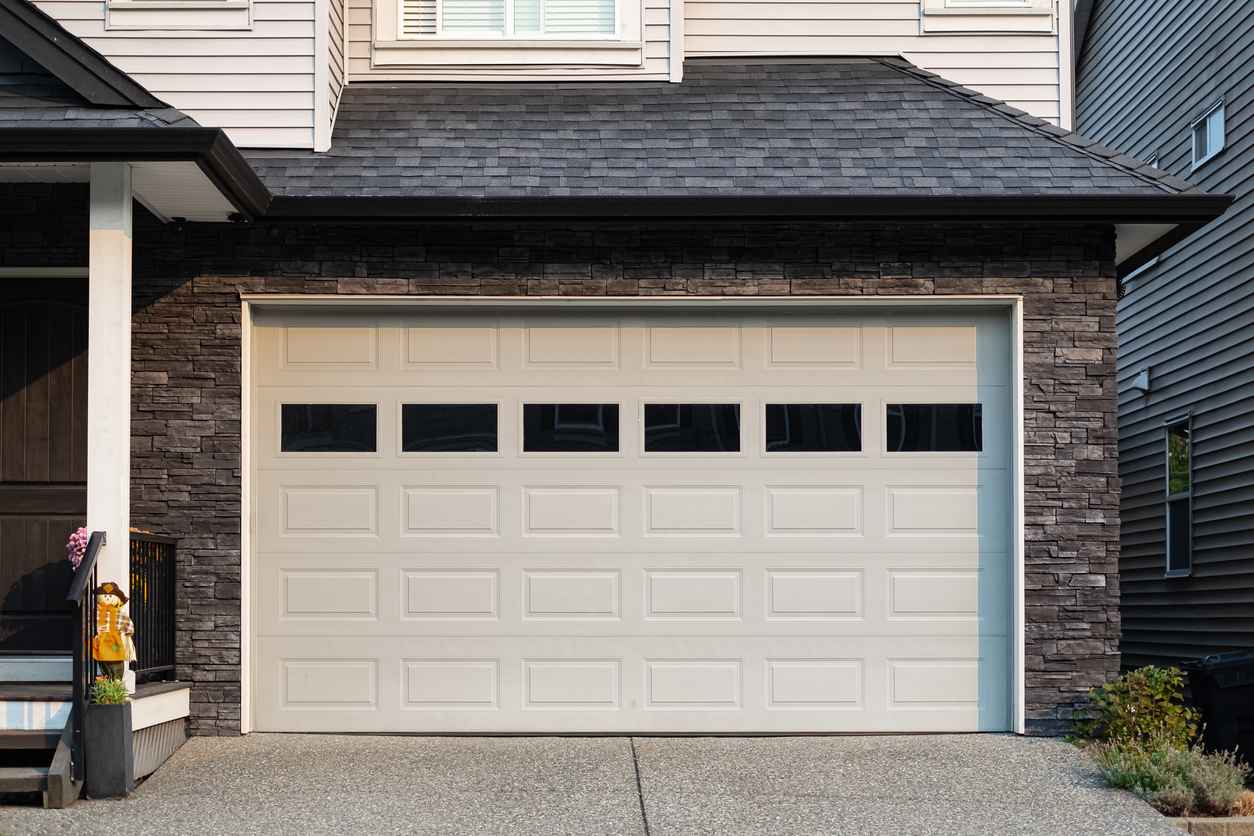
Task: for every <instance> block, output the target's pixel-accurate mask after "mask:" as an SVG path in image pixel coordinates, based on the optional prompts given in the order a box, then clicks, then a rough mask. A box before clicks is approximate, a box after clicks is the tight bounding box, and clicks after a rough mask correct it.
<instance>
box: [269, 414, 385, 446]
mask: <svg viewBox="0 0 1254 836" xmlns="http://www.w3.org/2000/svg"><path fill="white" fill-rule="evenodd" d="M282 424H283V432H282V441H281V447H280V449H281V450H282V451H283V452H284V453H373V452H374V451H375V434H376V428H375V405H374V404H372V403H369V404H349V403H285V404H283V413H282Z"/></svg>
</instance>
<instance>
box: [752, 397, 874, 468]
mask: <svg viewBox="0 0 1254 836" xmlns="http://www.w3.org/2000/svg"><path fill="white" fill-rule="evenodd" d="M770 406H785V407H787V406H854V407H857V408H858V449H857V450H770V449H767V445H768V444H769V442H770V438H769V435H768V433H767V419H766V410H767V408H768V407H770ZM866 406H867V405H866V402H864V401H860V400H858V401H839V402H837V401H812V400H807V401H800V400H788V401H783V400H778V401H772V400H763V401H762V402H761V409H760V410H759V412H760V414H761V418H762V439H761V442H762V446H761V450H762V455H763V456H765V457H769V458H772V459H773V458H814V457H815V456H840V457H843V458H853V457H857V458H866V457H867V455H868V453H869V452H871V450H870V448H869V447H868V446H867V437H868V436H867V431H866V430H867V427H866V416H867V415H868V414H869V410H868V409H867V408H866Z"/></svg>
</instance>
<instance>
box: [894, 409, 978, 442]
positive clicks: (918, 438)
mask: <svg viewBox="0 0 1254 836" xmlns="http://www.w3.org/2000/svg"><path fill="white" fill-rule="evenodd" d="M887 425H888V452H890V453H967V452H979V451H981V450H983V449H984V427H983V416H982V414H981V408H980V404H978V403H894V404H889V405H888V415H887Z"/></svg>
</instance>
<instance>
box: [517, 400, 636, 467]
mask: <svg viewBox="0 0 1254 836" xmlns="http://www.w3.org/2000/svg"><path fill="white" fill-rule="evenodd" d="M566 405H570V406H613V407H616V408H617V409H618V449H617V450H528V449H527V407H528V406H566ZM626 412H627V410H625V409H624V408H623V402H622V401H612V400H610V401H603V400H595V399H594V396H590V397H589V398H585V399H583V400H560V401H555V400H528V399H526V398H525V397H523V398H519V399H518V412H517V416H518V418H517V421H518V441H517V444H518V456H519V458H523V459H531V458H536V459H544V458H558V459H561V458H570V457H571V456H591V457H593V458H597V459H621V458H625V456H626V445H625V444H624V443H623V441H624V439H626V438H627V435H626V433H624V432H623V430H624V421H623V416H624V415H625V414H626ZM497 415H498V420H499V415H500V413H499V412H498V413H497ZM498 441H499V439H498ZM497 446H498V447H499V446H500V445H499V444H498V445H497Z"/></svg>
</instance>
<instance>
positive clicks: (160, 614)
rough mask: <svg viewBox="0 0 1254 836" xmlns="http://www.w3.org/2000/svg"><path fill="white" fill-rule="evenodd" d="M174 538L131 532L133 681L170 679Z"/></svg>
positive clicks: (172, 661)
mask: <svg viewBox="0 0 1254 836" xmlns="http://www.w3.org/2000/svg"><path fill="white" fill-rule="evenodd" d="M174 545H175V541H174V540H173V539H171V538H169V537H161V536H158V535H156V534H143V533H140V532H131V598H130V611H131V621H132V622H133V623H134V625H135V681H136V682H155V681H158V680H163V679H174V678H175V675H174V674H175V672H174V588H175V574H174V573H175V563H176V557H177V554H176V551H175V548H174Z"/></svg>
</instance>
